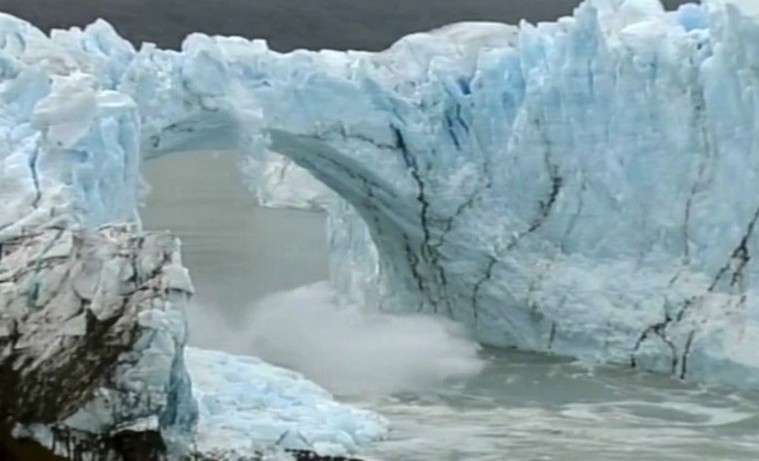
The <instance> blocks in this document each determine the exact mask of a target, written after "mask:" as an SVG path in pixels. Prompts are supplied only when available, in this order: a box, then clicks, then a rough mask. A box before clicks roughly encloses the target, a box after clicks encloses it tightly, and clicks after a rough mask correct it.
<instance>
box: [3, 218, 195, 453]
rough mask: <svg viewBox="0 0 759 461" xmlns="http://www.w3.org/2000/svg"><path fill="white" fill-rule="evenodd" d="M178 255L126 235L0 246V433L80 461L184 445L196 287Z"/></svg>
mask: <svg viewBox="0 0 759 461" xmlns="http://www.w3.org/2000/svg"><path fill="white" fill-rule="evenodd" d="M178 248H179V247H178V244H177V241H176V240H175V239H174V238H172V237H171V236H170V235H168V234H143V233H140V232H136V231H135V230H134V229H131V228H130V227H129V226H116V227H106V228H102V229H99V230H97V231H88V230H79V231H71V230H67V229H64V228H59V229H44V230H37V231H29V232H28V233H25V234H23V235H17V236H14V237H13V238H8V239H6V240H4V241H3V243H2V247H1V249H0V387H1V388H2V389H3V392H2V394H1V395H0V426H3V427H4V426H5V425H6V424H7V423H9V421H12V422H14V423H15V427H14V428H13V430H14V433H15V435H16V436H32V437H37V438H38V439H39V440H41V441H43V442H44V443H45V444H46V445H48V446H49V447H51V448H52V449H53V451H54V452H56V453H57V454H59V455H62V456H66V457H73V456H77V453H78V454H79V455H80V456H82V457H83V458H81V459H93V460H94V459H103V460H105V459H122V458H120V456H123V457H124V459H137V458H140V459H146V460H149V459H159V458H157V457H154V456H157V455H158V454H160V453H161V452H162V450H163V448H164V447H165V443H167V442H171V441H172V440H171V439H172V434H173V436H176V437H177V438H178V439H177V440H173V442H175V443H178V444H188V440H184V441H183V440H181V439H182V438H184V439H189V434H190V433H191V429H192V428H193V426H194V424H195V421H196V419H197V407H196V405H195V402H194V401H193V400H192V398H191V396H190V386H189V377H188V375H187V372H186V370H185V367H184V354H183V353H182V350H183V347H184V344H185V341H186V335H187V331H186V327H185V318H184V304H185V303H186V302H187V300H188V299H189V296H190V294H191V292H192V285H191V284H190V279H189V277H188V275H187V271H186V270H185V269H184V268H183V267H182V265H181V259H180V257H179V251H178ZM42 424H44V426H43V425H42ZM0 429H2V428H0ZM10 429H11V428H7V429H6V430H10ZM0 432H1V431H0ZM162 434H163V435H162ZM4 435H5V434H3V435H2V436H4ZM130 445H131V447H133V448H135V449H136V450H138V451H136V452H129V451H128V449H127V448H126V447H128V446H130ZM0 446H2V444H0ZM93 447H98V448H97V450H94V449H93ZM138 453H139V454H141V455H140V456H137V454H138Z"/></svg>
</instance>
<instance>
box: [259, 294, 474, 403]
mask: <svg viewBox="0 0 759 461" xmlns="http://www.w3.org/2000/svg"><path fill="white" fill-rule="evenodd" d="M336 298H337V297H336V295H335V293H334V291H333V289H332V288H331V286H330V285H329V283H327V282H320V283H317V284H314V285H309V286H306V287H302V288H298V289H296V290H293V291H289V292H284V293H279V294H275V295H272V296H269V297H267V298H264V299H263V300H261V301H260V302H258V303H257V304H256V305H255V306H254V307H253V309H252V310H251V312H252V314H251V316H250V319H249V322H248V325H249V334H250V336H249V337H248V338H249V340H250V343H249V345H250V350H248V351H247V352H248V353H252V354H254V355H257V356H259V357H261V358H263V359H265V360H267V361H270V362H272V363H275V364H277V365H281V366H285V367H288V368H292V369H295V370H297V371H299V372H301V373H303V374H304V375H306V376H307V377H309V378H310V379H312V380H314V381H316V382H318V383H319V384H321V385H322V386H324V387H326V388H327V389H329V390H330V391H332V392H334V393H336V394H339V395H342V396H357V395H361V396H364V397H366V396H367V395H372V396H381V395H387V394H393V393H399V392H413V391H418V390H422V389H429V388H434V387H435V386H439V385H441V384H443V383H444V382H447V381H449V380H452V379H461V378H464V377H467V376H471V375H474V374H477V373H479V372H480V371H481V370H482V369H483V367H484V361H483V359H481V358H480V357H479V356H478V351H479V346H478V345H477V344H476V343H474V342H473V341H471V340H469V339H468V338H467V337H466V335H465V334H464V333H463V331H462V330H461V329H459V328H458V327H457V326H456V325H454V324H452V323H451V322H449V321H446V320H444V319H440V318H433V317H428V316H420V315H415V316H408V315H404V316H397V315H390V314H383V313H377V312H367V311H366V310H365V309H362V308H361V307H360V306H356V305H340V304H339V303H338V302H337V300H336Z"/></svg>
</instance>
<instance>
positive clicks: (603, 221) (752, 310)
mask: <svg viewBox="0 0 759 461" xmlns="http://www.w3.org/2000/svg"><path fill="white" fill-rule="evenodd" d="M2 21H3V23H2V27H0V30H2V32H1V33H2V41H0V43H2V59H1V60H0V62H2V66H1V67H0V69H2V75H3V83H2V85H3V87H2V92H1V95H2V97H3V98H4V101H5V104H3V111H4V113H3V116H2V120H3V124H2V126H3V130H4V134H3V136H2V138H3V142H4V143H5V148H4V149H2V151H1V152H2V153H0V195H2V196H3V197H8V200H10V202H9V203H12V204H13V206H11V207H4V208H3V211H2V213H0V218H1V219H0V229H3V228H5V227H8V226H19V225H22V224H23V223H27V222H29V223H39V222H45V221H48V220H51V219H61V220H65V221H66V222H72V223H77V224H86V225H96V224H101V223H105V222H110V221H113V220H119V219H132V220H134V219H138V218H137V217H136V213H135V204H136V203H137V201H138V200H139V175H138V168H137V167H138V165H139V162H140V159H141V158H142V159H149V158H152V157H154V156H158V155H166V154H170V153H174V152H181V151H185V150H189V149H230V148H239V149H241V150H242V151H243V152H244V156H245V158H246V159H247V164H248V165H251V164H253V165H255V162H259V163H261V162H262V158H263V157H262V156H264V155H266V151H267V149H268V150H272V151H274V152H277V153H280V154H283V155H285V156H286V157H288V158H289V159H291V160H292V161H294V162H295V163H297V164H298V165H300V166H301V167H303V168H305V169H306V170H308V171H309V172H310V173H311V174H313V175H314V176H315V177H316V178H317V179H319V180H320V181H321V182H323V183H324V184H326V185H327V186H329V187H330V188H331V189H332V190H333V191H335V192H336V193H337V194H338V195H339V196H340V197H342V198H343V199H344V200H346V201H347V202H348V203H350V205H351V206H352V207H353V208H355V210H356V213H358V215H359V216H360V218H361V220H362V221H363V223H361V222H359V221H357V220H356V218H355V217H351V214H350V212H349V211H346V210H345V209H343V213H342V214H339V213H338V214H337V215H336V216H337V218H336V219H333V220H334V222H335V224H336V228H335V230H334V231H333V234H332V235H333V237H334V239H335V240H334V242H335V243H334V245H333V246H334V247H335V251H337V252H338V253H339V254H343V255H345V256H346V257H347V259H345V261H347V262H348V263H346V264H345V265H342V267H340V266H341V265H340V264H337V263H336V264H335V265H336V266H337V267H336V270H335V271H334V272H335V273H336V278H337V277H340V276H341V277H343V282H341V284H342V285H343V286H346V287H353V288H352V290H353V292H354V294H356V293H358V292H359V290H361V289H362V287H363V288H371V289H372V290H374V292H372V293H369V294H366V293H361V295H366V296H370V297H371V298H376V301H377V304H379V305H381V306H382V307H383V308H385V309H398V310H405V311H409V310H413V311H424V312H435V313H438V314H441V315H447V316H450V317H451V318H453V319H455V320H457V321H459V322H462V323H464V324H466V325H468V326H469V327H470V328H471V330H472V331H473V333H474V334H476V335H477V337H478V338H479V339H481V340H482V341H484V342H486V343H490V344H494V345H502V346H516V347H520V348H524V349H530V350H537V351H550V352H553V353H558V354H564V355H570V356H575V357H580V358H583V359H587V360H594V361H604V362H615V363H623V364H632V365H633V366H640V367H643V368H646V369H651V370H658V371H664V372H668V373H673V374H675V375H677V376H680V377H683V378H687V379H692V380H699V381H721V382H729V383H733V384H738V385H744V386H756V385H757V384H759V373H757V367H758V366H759V359H757V358H756V357H755V356H754V354H753V353H752V351H753V350H754V348H755V347H756V345H757V340H758V338H757V336H759V329H758V324H757V314H758V313H759V306H757V300H756V295H755V293H756V291H755V289H754V287H753V286H752V284H751V280H752V276H753V275H755V274H756V272H757V266H756V263H755V259H753V258H752V257H751V256H752V255H753V254H754V253H755V252H756V250H757V249H756V244H757V236H756V234H755V232H754V230H755V226H756V221H757V218H759V208H758V207H759V205H757V204H756V203H753V201H752V200H751V197H752V196H753V195H755V194H754V192H755V190H756V187H757V185H756V184H757V182H756V181H755V178H756V176H757V172H759V165H758V163H759V157H757V156H756V155H755V145H754V144H755V137H756V133H757V128H756V126H755V123H756V114H757V107H759V106H757V100H756V97H755V92H756V88H757V83H759V82H758V81H757V77H759V71H757V67H756V63H755V62H754V61H755V58H754V56H757V55H758V54H757V53H756V51H757V50H756V47H757V46H759V22H758V21H759V4H758V3H757V2H756V1H755V0H741V1H738V0H708V1H705V2H704V3H703V4H702V5H688V6H685V7H683V8H681V9H680V10H678V11H677V12H665V11H663V9H662V8H661V6H660V4H659V3H658V2H657V1H656V0H624V1H623V0H590V1H588V2H586V3H585V4H583V5H582V6H580V7H579V8H578V9H577V10H576V12H575V14H574V16H573V17H569V18H563V19H561V20H559V21H557V22H556V23H546V24H540V25H537V26H533V25H529V24H522V25H520V27H511V26H505V25H500V24H462V25H455V26H449V27H446V28H443V29H440V30H437V31H433V32H430V33H425V34H416V35H412V36H409V37H406V38H404V39H402V40H400V41H399V42H398V43H396V44H395V45H394V46H393V47H392V48H391V49H389V50H387V51H385V52H382V53H377V54H373V53H362V52H347V53H339V52H332V51H322V52H307V51H297V52H294V53H290V54H279V53H276V52H272V51H270V50H268V48H267V47H266V44H265V43H264V42H261V41H253V42H251V41H248V40H245V39H242V38H234V37H232V38H226V37H208V36H204V35H192V36H190V37H188V39H187V40H186V41H185V43H184V45H183V48H182V50H181V51H178V52H176V51H165V50H159V49H156V48H155V47H153V46H151V45H145V46H143V47H142V48H141V49H140V50H139V51H136V50H133V49H132V48H131V47H130V46H129V45H128V44H127V43H126V42H124V41H123V40H121V39H120V38H119V37H118V36H117V35H116V34H115V33H114V32H113V31H112V29H111V28H110V27H109V26H108V25H107V24H105V23H103V22H98V23H96V24H94V25H92V26H90V27H88V28H86V29H85V30H83V31H82V30H78V29H73V30H70V31H57V32H55V33H53V34H52V35H51V37H50V38H49V39H48V38H46V37H45V36H44V35H42V34H41V33H40V32H38V31H36V30H35V29H34V28H32V27H31V26H29V25H28V24H26V23H23V22H21V21H18V20H15V19H13V18H8V17H4V18H3V19H2ZM177 161H181V159H180V158H177ZM251 162H252V163H251ZM244 163H245V162H244ZM253 169H254V170H255V168H253ZM6 184H7V185H6ZM339 206H344V205H339ZM337 209H338V211H340V208H339V207H338V208H337ZM364 226H365V227H364ZM367 236H368V237H370V238H371V241H372V242H373V243H374V247H372V246H371V245H367V243H368V242H369V240H368V237H367ZM372 248H374V249H372ZM372 251H376V253H372ZM363 256H365V257H363ZM345 267H349V268H351V269H350V270H347V269H345ZM353 268H356V269H360V270H361V271H362V272H361V273H362V274H363V275H362V276H361V277H358V278H357V279H352V278H351V277H350V273H352V272H354V271H353Z"/></svg>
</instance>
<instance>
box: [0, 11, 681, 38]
mask: <svg viewBox="0 0 759 461" xmlns="http://www.w3.org/2000/svg"><path fill="white" fill-rule="evenodd" d="M578 3H579V0H0V11H3V12H6V13H11V14H14V15H17V16H21V17H23V18H25V19H28V20H30V21H31V22H33V23H34V24H36V25H37V26H38V27H40V28H42V29H44V30H48V29H49V28H51V27H69V26H72V25H84V24H88V23H90V22H92V21H93V20H94V19H96V18H98V17H102V18H105V19H107V20H108V21H109V22H111V23H112V24H114V25H115V26H116V28H117V29H118V30H119V32H120V33H121V34H122V35H124V36H125V37H127V38H129V39H130V40H132V41H134V42H143V41H151V42H156V43H158V44H159V45H161V46H162V47H177V46H178V44H179V43H180V42H181V40H182V38H184V37H185V36H186V35H187V34H188V33H190V32H205V33H209V34H222V35H242V36H245V37H248V38H266V39H268V40H269V43H270V45H271V46H272V47H273V48H275V49H279V50H282V51H286V50H291V49H294V48H312V49H320V48H334V49H347V48H351V49H363V50H379V49H383V48H386V47H387V46H388V45H389V44H391V43H392V42H394V41H395V40H396V39H398V38H399V37H401V36H403V35H405V34H408V33H411V32H418V31H424V30H429V29H431V28H434V27H438V26H441V25H444V24H449V23H451V22H458V21H465V20H479V21H498V22H508V23H517V22H518V21H519V20H520V19H527V20H528V21H532V22H536V21H544V20H553V19H555V18H557V17H559V16H563V15H566V14H569V13H571V11H572V9H573V8H574V7H575V6H576V5H577V4H578ZM664 3H665V5H666V6H667V7H668V8H674V7H675V6H676V5H678V4H681V3H685V2H684V1H683V0H665V2H664Z"/></svg>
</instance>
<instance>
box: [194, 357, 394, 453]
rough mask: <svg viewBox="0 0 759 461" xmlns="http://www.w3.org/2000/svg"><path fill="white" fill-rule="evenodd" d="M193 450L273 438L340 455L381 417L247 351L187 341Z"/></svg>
mask: <svg viewBox="0 0 759 461" xmlns="http://www.w3.org/2000/svg"><path fill="white" fill-rule="evenodd" d="M186 360H187V366H188V368H189V370H190V377H191V379H192V383H193V393H194V395H195V398H197V400H198V408H199V411H200V419H199V423H198V428H197V433H198V435H197V438H196V444H197V451H199V452H201V453H219V452H224V451H227V452H231V453H236V454H238V455H241V456H246V455H247V456H252V455H253V454H254V453H256V452H262V451H264V450H267V449H270V448H272V447H273V446H274V445H276V444H279V445H281V446H285V447H287V448H295V449H312V450H316V451H317V452H318V453H320V454H323V455H329V454H344V453H346V451H355V450H356V449H358V447H359V446H360V445H363V444H366V443H368V442H372V441H376V440H379V439H382V438H383V437H384V436H385V435H386V434H387V430H388V427H387V426H388V423H387V421H386V420H385V419H383V418H382V417H380V416H377V415H375V414H373V413H371V412H368V411H362V410H358V409H354V408H351V407H349V406H346V405H342V404H339V403H337V402H335V401H334V400H333V398H332V396H331V395H330V394H329V393H328V392H327V391H325V390H324V389H322V388H321V387H319V386H317V385H316V384H313V383H312V382H310V381H308V380H306V379H305V378H304V377H303V376H302V375H300V374H298V373H295V372H292V371H288V370H285V369H282V368H279V367H275V366H273V365H269V364H267V363H266V362H263V361H261V360H259V359H256V358H253V357H241V356H234V355H230V354H226V353H223V352H216V351H207V350H203V349H197V348H192V347H189V348H187V351H186Z"/></svg>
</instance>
